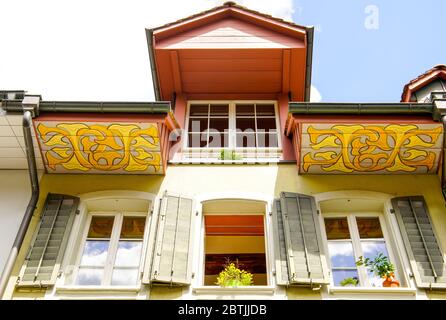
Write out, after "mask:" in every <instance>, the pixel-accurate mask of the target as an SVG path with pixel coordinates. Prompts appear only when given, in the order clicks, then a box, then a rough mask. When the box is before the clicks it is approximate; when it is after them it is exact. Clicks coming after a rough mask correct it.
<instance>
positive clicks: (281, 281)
mask: <svg viewBox="0 0 446 320" xmlns="http://www.w3.org/2000/svg"><path fill="white" fill-rule="evenodd" d="M272 218H273V219H272V220H273V236H274V252H275V257H274V266H275V273H276V282H277V284H278V285H288V284H289V278H288V256H287V246H286V242H285V231H284V229H283V219H282V209H281V207H280V199H275V200H274V203H273V213H272Z"/></svg>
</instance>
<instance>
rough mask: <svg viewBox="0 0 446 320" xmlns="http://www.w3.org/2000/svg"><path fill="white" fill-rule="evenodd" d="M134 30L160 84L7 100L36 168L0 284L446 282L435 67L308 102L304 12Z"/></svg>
mask: <svg viewBox="0 0 446 320" xmlns="http://www.w3.org/2000/svg"><path fill="white" fill-rule="evenodd" d="M146 34H147V42H148V48H149V56H150V62H151V66H152V76H153V82H154V91H155V96H156V101H155V102H146V103H136V102H63V101H44V100H42V99H41V98H40V97H36V96H34V97H31V96H26V95H25V96H24V97H23V99H12V98H11V99H8V98H7V97H5V98H4V99H3V100H2V109H3V110H4V112H5V114H6V115H5V116H11V117H12V116H14V117H25V118H26V116H22V115H23V114H24V112H25V114H28V117H30V118H32V120H31V126H32V128H31V129H32V131H33V134H34V137H33V138H29V139H25V140H26V141H27V144H26V145H25V146H24V147H23V148H24V149H23V151H28V155H29V154H30V151H31V150H35V155H34V157H30V159H29V163H31V168H30V169H29V170H31V171H36V170H37V169H38V166H41V168H42V169H44V172H43V173H42V175H41V177H40V179H35V180H38V188H34V189H32V190H33V194H35V195H37V196H38V197H36V201H37V202H36V203H35V210H34V207H33V208H32V209H33V210H32V213H33V215H32V216H29V223H26V229H25V231H26V232H25V233H23V241H21V243H20V247H19V249H20V250H19V251H18V252H17V256H16V257H14V259H12V258H10V259H9V261H10V262H11V261H12V264H11V263H9V265H10V267H9V269H8V267H6V268H5V270H4V272H3V276H2V281H3V280H4V283H5V287H4V292H3V299H221V298H225V299H346V298H347V299H349V298H351V299H444V298H446V295H445V294H444V289H446V269H445V267H446V266H445V263H444V261H445V253H446V210H445V198H444V192H443V190H444V185H445V184H444V179H445V178H444V172H445V164H444V132H445V131H444V123H445V119H446V118H444V116H445V115H446V67H444V66H436V67H434V68H433V69H431V70H429V71H428V72H426V73H425V74H423V75H421V76H420V77H418V78H417V79H415V80H413V81H411V82H409V83H408V84H407V85H406V86H405V88H404V89H403V97H402V101H401V102H399V103H386V104H385V103H367V104H358V103H316V102H309V97H310V85H311V67H312V45H313V29H312V28H310V27H303V26H299V25H296V24H294V23H290V22H286V21H283V20H280V19H276V18H274V17H271V16H268V15H265V14H262V13H259V12H256V11H252V10H250V9H247V8H244V7H241V6H238V5H236V4H234V3H232V2H227V3H225V4H224V5H222V6H219V7H216V8H214V9H211V10H209V11H206V12H202V13H198V14H196V15H194V16H191V17H188V18H185V19H182V20H179V21H176V22H173V23H170V24H167V25H164V26H162V27H159V28H155V29H147V30H146ZM25 120H26V119H24V123H25V124H26V121H25ZM24 132H25V133H24V135H26V134H27V133H26V132H27V131H26V130H25V131H24ZM30 135H31V133H30ZM30 137H31V136H30ZM26 141H25V142H26ZM30 146H33V148H30ZM34 159H36V160H37V166H34V167H33V166H32V163H33V160H34ZM40 159H41V160H40ZM39 160H40V162H39ZM33 169H34V170H33ZM2 172H3V171H2ZM5 174H6V173H5ZM31 175H32V173H31ZM2 176H3V173H2ZM30 190H31V188H29V190H27V191H26V192H28V193H27V197H30V193H31V191H30ZM2 196H3V195H2ZM23 212H24V211H23ZM23 212H22V211H19V212H17V216H19V215H22V216H23ZM25 216H26V214H25ZM25 220H26V219H25ZM10 257H11V256H10ZM361 257H364V258H368V259H370V260H372V261H374V260H375V258H378V260H379V259H381V267H382V266H383V265H384V267H386V266H387V268H390V269H391V270H390V273H392V280H393V281H392V286H387V285H386V284H385V281H384V278H382V277H381V275H380V274H378V273H374V272H373V268H371V267H367V266H366V265H363V264H362V265H361V263H359V261H361ZM383 261H384V262H388V263H387V264H386V263H384V264H383V263H382V262H383ZM230 262H233V263H234V264H235V265H236V266H238V267H239V268H240V269H243V270H245V271H248V272H249V273H251V275H252V285H239V286H234V285H228V286H221V285H217V281H218V276H219V274H220V272H221V271H223V269H224V268H225V266H227V264H228V263H230ZM378 262H379V261H378ZM389 266H390V267H389ZM387 270H388V269H387ZM388 271H389V270H388Z"/></svg>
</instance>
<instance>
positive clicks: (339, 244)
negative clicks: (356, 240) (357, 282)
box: [328, 241, 356, 267]
mask: <svg viewBox="0 0 446 320" xmlns="http://www.w3.org/2000/svg"><path fill="white" fill-rule="evenodd" d="M328 251H329V252H330V260H331V266H332V267H356V264H355V258H354V256H353V246H352V243H351V242H349V241H336V242H329V243H328Z"/></svg>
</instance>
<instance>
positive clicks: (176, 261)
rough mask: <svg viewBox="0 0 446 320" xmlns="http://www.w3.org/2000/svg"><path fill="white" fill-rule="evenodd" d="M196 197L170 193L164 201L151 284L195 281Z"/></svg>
mask: <svg viewBox="0 0 446 320" xmlns="http://www.w3.org/2000/svg"><path fill="white" fill-rule="evenodd" d="M194 218H195V214H194V213H193V200H192V199H190V198H186V197H183V196H179V195H174V194H170V193H166V194H165V195H164V197H163V199H162V202H161V210H160V215H159V221H158V230H157V231H156V232H157V235H156V241H155V254H154V257H153V259H152V261H153V264H152V270H151V277H150V282H151V284H169V285H189V284H190V281H191V274H192V270H191V263H192V244H193V241H192V236H193V221H194Z"/></svg>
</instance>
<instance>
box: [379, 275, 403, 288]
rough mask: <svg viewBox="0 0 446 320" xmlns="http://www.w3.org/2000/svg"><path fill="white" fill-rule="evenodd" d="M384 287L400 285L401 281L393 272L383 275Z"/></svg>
mask: <svg viewBox="0 0 446 320" xmlns="http://www.w3.org/2000/svg"><path fill="white" fill-rule="evenodd" d="M382 278H383V279H384V281H383V287H385V288H389V287H399V286H400V283H399V281H397V280H396V279H395V274H394V273H391V274H390V275H389V276H383V277H382Z"/></svg>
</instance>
